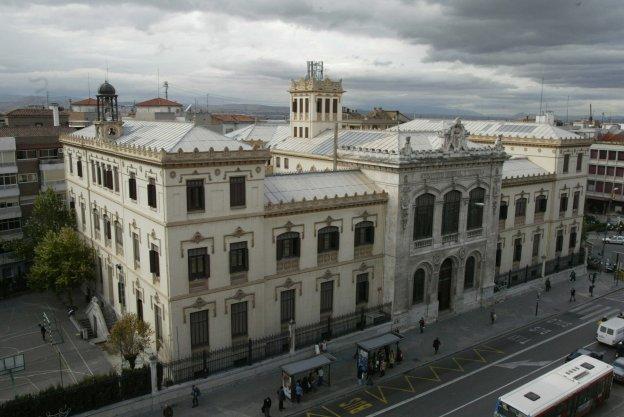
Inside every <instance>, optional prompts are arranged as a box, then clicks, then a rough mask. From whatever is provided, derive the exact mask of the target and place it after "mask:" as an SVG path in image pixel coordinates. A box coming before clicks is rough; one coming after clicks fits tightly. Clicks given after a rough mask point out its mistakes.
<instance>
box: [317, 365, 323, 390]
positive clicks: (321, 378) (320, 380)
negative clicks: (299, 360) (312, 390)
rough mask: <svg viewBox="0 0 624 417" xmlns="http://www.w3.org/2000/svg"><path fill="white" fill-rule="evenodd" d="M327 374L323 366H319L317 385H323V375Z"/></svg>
mask: <svg viewBox="0 0 624 417" xmlns="http://www.w3.org/2000/svg"><path fill="white" fill-rule="evenodd" d="M324 376H325V371H323V368H319V369H318V380H317V382H316V385H317V386H319V387H320V386H321V385H323V377H324Z"/></svg>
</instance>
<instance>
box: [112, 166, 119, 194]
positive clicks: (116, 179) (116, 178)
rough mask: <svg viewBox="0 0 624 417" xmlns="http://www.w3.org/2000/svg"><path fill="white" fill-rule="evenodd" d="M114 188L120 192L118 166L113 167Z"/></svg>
mask: <svg viewBox="0 0 624 417" xmlns="http://www.w3.org/2000/svg"><path fill="white" fill-rule="evenodd" d="M113 189H114V190H115V192H119V170H118V169H117V167H113Z"/></svg>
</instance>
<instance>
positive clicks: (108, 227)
mask: <svg viewBox="0 0 624 417" xmlns="http://www.w3.org/2000/svg"><path fill="white" fill-rule="evenodd" d="M112 236H113V235H112V231H111V222H110V220H109V219H108V217H104V237H105V238H106V240H107V241H110V240H111V239H112Z"/></svg>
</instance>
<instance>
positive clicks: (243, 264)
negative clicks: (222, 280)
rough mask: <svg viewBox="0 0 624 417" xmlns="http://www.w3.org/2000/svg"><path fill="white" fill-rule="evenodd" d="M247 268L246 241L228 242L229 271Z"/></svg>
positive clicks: (239, 270)
mask: <svg viewBox="0 0 624 417" xmlns="http://www.w3.org/2000/svg"><path fill="white" fill-rule="evenodd" d="M248 270H249V253H248V249H247V242H236V243H230V273H231V274H233V273H236V272H244V271H248Z"/></svg>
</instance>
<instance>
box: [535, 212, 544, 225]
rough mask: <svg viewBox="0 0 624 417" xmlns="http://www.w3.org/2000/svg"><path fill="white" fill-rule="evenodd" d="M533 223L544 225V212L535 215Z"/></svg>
mask: <svg viewBox="0 0 624 417" xmlns="http://www.w3.org/2000/svg"><path fill="white" fill-rule="evenodd" d="M533 222H535V223H543V222H544V212H543V211H541V212H538V213H535V215H534V216H533Z"/></svg>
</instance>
